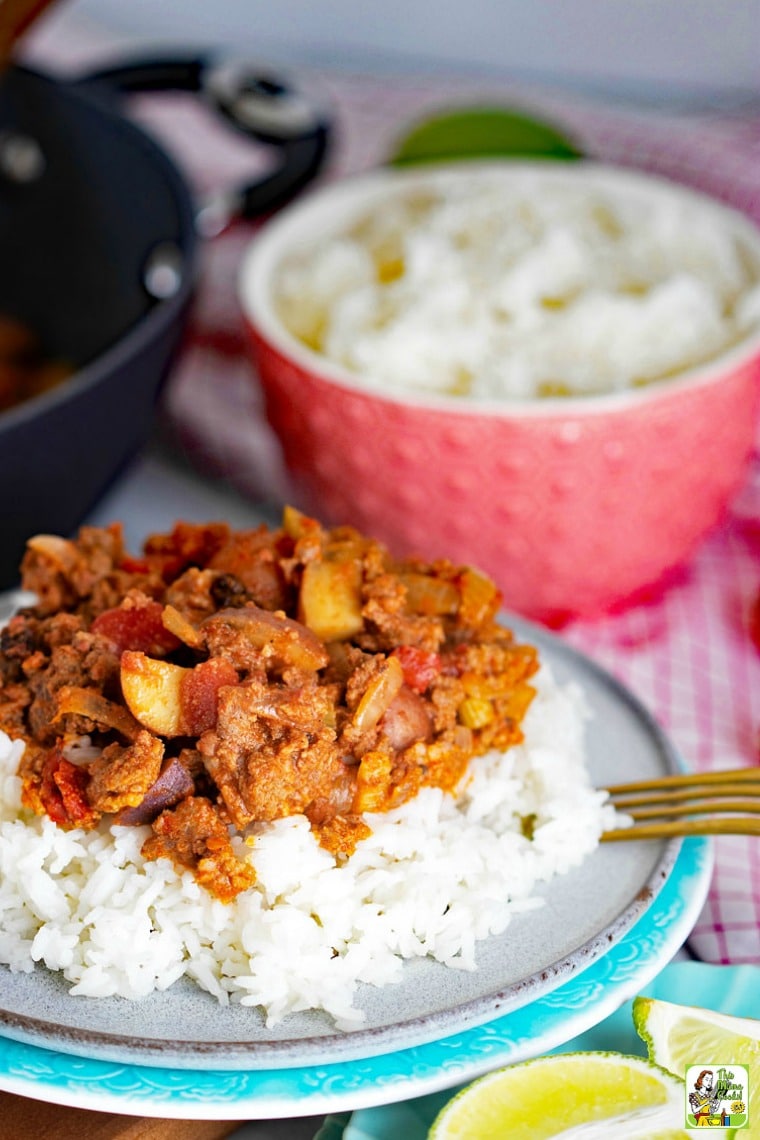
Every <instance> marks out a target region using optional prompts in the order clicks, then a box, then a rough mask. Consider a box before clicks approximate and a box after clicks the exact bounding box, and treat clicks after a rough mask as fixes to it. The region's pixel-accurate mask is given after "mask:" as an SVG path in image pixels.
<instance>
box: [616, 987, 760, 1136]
mask: <svg viewBox="0 0 760 1140" xmlns="http://www.w3.org/2000/svg"><path fill="white" fill-rule="evenodd" d="M633 1024H634V1025H635V1027H636V1032H637V1033H638V1035H639V1037H640V1038H641V1040H642V1041H643V1042H644V1043H645V1044H646V1047H647V1052H648V1054H649V1059H650V1060H651V1061H653V1062H654V1063H656V1064H658V1065H662V1067H663V1068H665V1069H667V1070H668V1072H670V1073H673V1074H674V1075H675V1076H677V1077H681V1078H682V1079H683V1078H684V1077H685V1076H686V1074H687V1072H688V1070H690V1069H693V1068H695V1067H700V1068H702V1067H704V1068H705V1069H707V1068H710V1067H720V1066H723V1067H724V1068H726V1069H731V1067H732V1066H733V1067H736V1066H739V1065H741V1066H743V1067H744V1068H745V1069H746V1070H747V1071H748V1077H749V1081H748V1083H749V1088H748V1090H747V1091H748V1093H749V1096H750V1097H751V1096H752V1095H753V1092H754V1096H755V1104H757V1103H758V1102H757V1096H758V1093H757V1090H758V1089H760V1021H756V1020H754V1019H752V1018H749V1017H733V1016H730V1015H729V1014H725V1013H716V1012H715V1011H713V1010H709V1009H702V1008H701V1007H699V1006H688V1005H676V1004H675V1003H674V1002H668V1001H657V1000H656V999H654V998H645V997H637V998H635V999H634V1002H633ZM733 1099H734V1111H733V1112H732V1114H731V1116H732V1121H731V1122H732V1123H736V1124H739V1123H740V1122H741V1121H743V1120H744V1111H742V1110H745V1111H746V1105H744V1104H742V1109H740V1108H739V1105H740V1104H741V1103H742V1102H741V1100H739V1099H738V1098H737V1097H734V1098H733ZM728 1100H729V1101H730V1100H731V1097H729V1098H728ZM723 1135H725V1131H724V1133H723ZM737 1135H741V1136H745V1135H746V1136H747V1137H750V1136H755V1135H757V1136H760V1106H759V1107H757V1108H754V1110H753V1111H752V1112H751V1115H750V1120H749V1128H748V1129H747V1131H746V1132H737Z"/></svg>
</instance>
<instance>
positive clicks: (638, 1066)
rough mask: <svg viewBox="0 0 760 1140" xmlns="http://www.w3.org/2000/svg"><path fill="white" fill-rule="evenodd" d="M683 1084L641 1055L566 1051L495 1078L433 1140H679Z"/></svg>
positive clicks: (459, 1099) (459, 1102) (442, 1118)
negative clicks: (557, 1138)
mask: <svg viewBox="0 0 760 1140" xmlns="http://www.w3.org/2000/svg"><path fill="white" fill-rule="evenodd" d="M684 1123H685V1121H684V1084H683V1081H680V1080H677V1079H676V1078H675V1077H673V1076H672V1075H671V1074H670V1073H668V1072H666V1071H665V1070H664V1069H662V1068H660V1067H659V1066H658V1065H655V1064H653V1063H652V1062H651V1061H646V1060H644V1059H643V1058H641V1057H626V1056H623V1055H622V1054H620V1053H562V1054H556V1055H552V1056H548V1057H539V1058H538V1059H537V1060H534V1061H525V1062H523V1063H522V1064H519V1065H512V1066H510V1067H509V1068H507V1069H500V1070H498V1071H497V1072H495V1073H490V1074H489V1075H488V1076H486V1077H481V1078H480V1080H477V1081H474V1082H473V1083H472V1084H470V1085H468V1086H467V1087H466V1088H464V1089H463V1090H462V1091H461V1092H459V1093H457V1095H456V1096H455V1097H454V1098H453V1099H452V1100H450V1101H449V1102H448V1104H447V1105H446V1106H445V1107H444V1108H443V1109H442V1111H441V1112H440V1113H439V1115H438V1116H437V1117H436V1119H435V1121H434V1122H433V1126H432V1128H431V1130H430V1133H429V1140H500V1137H505V1138H507V1137H508V1138H509V1140H547V1138H548V1137H566V1138H567V1140H570V1138H572V1140H611V1138H612V1137H614V1138H615V1140H676V1138H684V1137H688V1136H690V1135H691V1133H689V1132H687V1131H685V1129H684Z"/></svg>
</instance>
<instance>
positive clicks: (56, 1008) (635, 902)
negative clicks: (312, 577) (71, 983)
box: [0, 618, 679, 1069]
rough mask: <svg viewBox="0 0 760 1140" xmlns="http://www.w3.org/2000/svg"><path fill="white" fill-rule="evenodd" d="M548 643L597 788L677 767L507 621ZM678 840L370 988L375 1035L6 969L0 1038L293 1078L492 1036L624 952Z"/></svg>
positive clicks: (644, 731) (204, 998) (557, 649)
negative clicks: (475, 945)
mask: <svg viewBox="0 0 760 1140" xmlns="http://www.w3.org/2000/svg"><path fill="white" fill-rule="evenodd" d="M507 620H508V623H509V624H510V626H511V627H512V628H513V629H515V631H516V632H517V634H518V635H519V636H521V637H524V638H525V639H526V640H530V641H532V642H533V643H534V644H538V645H539V647H540V649H541V651H542V654H543V656H544V659H545V660H547V661H549V662H550V663H551V665H552V668H553V671H554V673H555V675H556V677H557V679H558V680H559V681H567V680H573V681H575V682H577V683H578V684H580V685H581V687H582V688H583V690H584V692H585V694H586V698H587V700H588V702H589V704H590V706H591V709H592V713H593V720H592V723H591V725H590V728H589V760H590V767H591V773H592V777H593V779H594V781H595V782H596V783H597V784H598V785H603V784H607V783H612V782H619V781H621V780H627V779H636V778H639V777H646V776H653V775H654V776H656V775H662V774H664V773H666V772H669V771H674V770H676V769H677V768H678V767H679V759H678V757H677V755H676V753H675V752H674V749H673V747H672V746H671V744H670V743H669V742H668V740H667V739H666V737H665V736H664V735H663V733H662V732H661V731H660V730H659V728H658V727H657V725H656V724H655V723H654V721H653V720H652V718H651V717H650V716H649V715H648V713H647V712H646V710H645V709H644V708H643V707H642V706H641V705H640V704H639V703H638V701H637V700H636V699H635V698H634V697H633V696H632V695H631V694H630V693H628V692H627V691H626V690H625V689H623V687H622V686H621V685H620V684H619V683H618V682H617V681H615V680H614V679H613V678H612V677H611V676H610V675H608V674H607V673H605V672H603V671H602V670H600V669H599V668H598V667H597V666H595V665H594V664H593V663H592V662H590V661H589V660H588V659H587V658H585V657H583V656H582V655H580V654H578V653H577V652H575V651H574V650H573V649H571V648H569V647H568V646H567V645H565V644H564V643H563V642H561V641H560V640H559V639H557V638H556V637H553V636H551V635H549V634H547V633H546V632H545V631H543V630H541V629H538V628H536V627H533V626H531V625H528V624H527V623H524V622H522V621H520V620H518V619H513V618H508V619H507ZM678 850H679V842H677V841H676V842H670V843H659V842H635V843H624V844H609V845H604V846H602V847H600V848H599V849H598V850H597V851H596V852H595V853H594V854H593V855H592V856H591V857H590V858H589V859H587V860H586V861H585V862H584V864H583V865H582V866H581V867H580V868H579V869H577V870H576V871H573V872H571V873H570V874H569V875H566V876H563V877H562V878H561V879H560V880H557V881H556V882H554V883H550V884H549V885H548V886H547V887H546V888H544V889H543V891H542V892H541V893H542V894H543V896H544V898H545V900H546V905H545V906H543V907H542V908H540V909H539V910H537V911H532V912H529V913H526V914H523V915H517V916H515V917H514V918H513V920H512V922H511V923H510V925H509V927H508V928H507V930H506V931H505V933H504V934H503V935H500V936H498V937H494V938H490V939H488V940H486V941H484V942H483V943H482V945H481V948H480V953H479V955H478V968H477V970H475V971H473V972H462V971H458V970H450V969H447V968H446V967H444V966H442V965H440V964H438V963H435V962H431V961H414V962H410V963H408V964H407V966H406V967H405V971H404V977H403V979H402V981H401V982H399V983H398V984H396V985H391V986H385V987H383V988H380V989H375V988H373V987H371V986H365V987H363V989H362V991H361V993H360V997H359V1004H360V1006H361V1007H362V1008H363V1009H364V1010H365V1012H366V1015H367V1020H366V1025H365V1027H364V1028H362V1029H360V1030H356V1031H353V1032H351V1033H341V1032H338V1031H336V1030H335V1028H334V1026H333V1025H332V1022H331V1021H330V1019H329V1018H327V1017H326V1016H324V1015H322V1014H319V1013H308V1014H298V1015H292V1016H290V1017H289V1018H287V1019H286V1020H285V1022H284V1023H282V1024H281V1025H280V1026H278V1027H276V1028H275V1029H267V1028H266V1027H265V1025H264V1021H263V1018H262V1017H261V1016H260V1014H259V1012H258V1011H257V1010H251V1009H248V1008H243V1007H241V1006H233V1007H229V1008H224V1009H223V1008H220V1007H219V1006H218V1005H217V1003H216V1000H215V999H214V998H212V997H210V996H209V995H207V994H205V993H203V992H201V991H199V990H197V989H196V988H195V987H194V986H192V985H191V984H190V983H187V984H183V983H178V984H176V985H175V986H173V987H172V988H171V990H169V991H168V992H166V993H163V994H153V995H151V996H150V997H149V998H146V999H143V1000H142V1001H138V1002H130V1001H125V1000H120V999H99V1000H93V999H89V998H81V997H76V998H75V997H71V996H70V995H68V993H67V986H66V983H65V982H64V981H63V980H62V979H61V978H60V977H59V976H58V975H56V974H53V973H50V972H48V971H46V970H44V969H37V970H35V971H34V972H33V973H32V974H23V975H19V974H11V973H10V971H8V970H7V969H5V968H0V1033H2V1034H3V1035H4V1036H5V1037H8V1038H13V1039H14V1040H17V1041H24V1042H27V1043H30V1044H34V1045H44V1046H48V1047H50V1048H52V1049H55V1050H57V1051H59V1052H62V1053H71V1054H76V1055H79V1056H83V1057H86V1056H89V1057H93V1056H97V1057H99V1058H100V1059H102V1060H114V1061H119V1062H128V1063H137V1064H143V1065H163V1066H166V1065H171V1066H174V1067H176V1068H195V1069H200V1068H216V1069H249V1068H256V1069H282V1068H289V1067H295V1066H304V1065H320V1064H326V1063H333V1062H336V1061H348V1060H353V1059H360V1058H367V1057H371V1056H376V1055H379V1054H383V1053H390V1052H394V1051H397V1050H399V1049H405V1048H409V1047H412V1046H416V1045H420V1044H423V1043H425V1042H429V1041H435V1040H439V1039H440V1038H443V1037H446V1036H447V1035H450V1034H452V1033H457V1032H461V1031H463V1030H465V1029H466V1028H467V1027H470V1026H475V1025H482V1024H484V1023H486V1022H488V1021H491V1020H493V1019H494V1018H497V1017H499V1016H501V1015H502V1014H504V1013H507V1012H508V1011H509V1010H512V1009H517V1008H519V1007H522V1006H525V1005H527V1004H528V1003H530V1002H533V1001H535V1000H536V999H538V998H540V997H542V996H543V995H546V994H548V993H550V992H551V991H552V990H554V989H556V988H557V987H558V986H560V985H561V984H563V983H564V982H566V981H567V980H568V979H569V978H571V977H572V976H573V975H574V974H577V973H579V972H580V971H582V970H584V969H585V968H586V967H587V966H590V965H591V963H593V962H595V961H596V960H598V959H599V958H600V957H602V956H603V955H604V954H605V953H606V952H607V951H608V950H609V948H610V947H611V946H612V945H615V944H616V943H618V942H619V940H620V939H621V938H622V937H623V936H624V935H625V933H626V932H627V931H628V930H629V929H630V928H631V927H632V926H633V924H634V923H635V922H636V921H637V920H638V919H639V918H640V917H641V916H642V915H643V914H644V913H645V912H646V910H647V908H648V907H649V906H650V904H651V902H652V900H653V898H654V897H655V896H656V895H657V893H658V892H659V891H660V889H661V888H662V886H663V885H664V883H665V882H666V880H667V878H668V876H669V875H670V873H671V871H672V869H673V864H674V862H675V859H676V856H677V854H678Z"/></svg>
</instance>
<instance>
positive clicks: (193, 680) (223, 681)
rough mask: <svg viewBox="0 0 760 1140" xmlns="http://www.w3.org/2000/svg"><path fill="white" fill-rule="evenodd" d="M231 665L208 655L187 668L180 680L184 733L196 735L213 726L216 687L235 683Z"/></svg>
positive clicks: (214, 720)
mask: <svg viewBox="0 0 760 1140" xmlns="http://www.w3.org/2000/svg"><path fill="white" fill-rule="evenodd" d="M237 683H238V675H237V670H236V669H235V666H234V665H232V664H231V663H230V662H229V661H226V660H225V659H224V658H223V657H210V658H209V659H208V661H201V662H200V664H199V665H196V666H195V668H194V669H189V670H188V671H187V672H186V673H185V674H184V675H183V677H182V681H181V683H180V703H181V710H182V713H181V716H182V725H183V728H184V730H185V732H186V734H187V735H189V736H200V735H201V733H202V732H206V731H208V729H210V728H213V727H214V726H215V725H216V720H217V715H218V713H217V702H218V698H219V690H220V689H221V688H223V687H224V686H226V685H237Z"/></svg>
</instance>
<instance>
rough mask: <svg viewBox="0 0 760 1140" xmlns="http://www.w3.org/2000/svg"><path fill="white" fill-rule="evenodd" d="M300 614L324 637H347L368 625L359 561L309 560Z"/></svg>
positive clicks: (309, 625) (303, 584) (325, 639)
mask: <svg viewBox="0 0 760 1140" xmlns="http://www.w3.org/2000/svg"><path fill="white" fill-rule="evenodd" d="M298 617H299V620H300V621H302V622H303V624H304V625H306V626H308V627H309V629H311V630H312V631H313V632H314V633H315V634H316V635H317V637H318V638H319V639H320V640H321V641H345V640H347V639H348V638H350V637H354V636H355V635H356V634H357V633H359V632H360V631H361V629H362V628H363V626H364V619H363V617H362V600H361V568H360V566H359V564H358V563H357V562H353V561H345V562H343V561H340V562H337V561H336V562H309V563H308V565H306V566H305V567H304V572H303V578H302V580H301V591H300V595H299V599H298Z"/></svg>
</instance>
